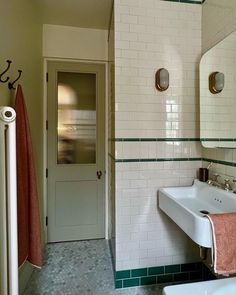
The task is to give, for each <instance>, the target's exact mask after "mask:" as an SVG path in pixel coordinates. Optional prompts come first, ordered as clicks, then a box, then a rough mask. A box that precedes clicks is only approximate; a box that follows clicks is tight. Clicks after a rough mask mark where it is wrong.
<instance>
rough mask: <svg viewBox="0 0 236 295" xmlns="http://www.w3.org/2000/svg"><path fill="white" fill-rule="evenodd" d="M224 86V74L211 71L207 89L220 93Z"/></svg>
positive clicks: (213, 92)
mask: <svg viewBox="0 0 236 295" xmlns="http://www.w3.org/2000/svg"><path fill="white" fill-rule="evenodd" d="M224 86H225V75H224V74H223V73H220V72H214V73H211V74H210V76H209V90H210V92H211V93H212V94H217V93H220V92H221V91H222V90H223V89H224Z"/></svg>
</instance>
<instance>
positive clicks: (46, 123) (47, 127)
mask: <svg viewBox="0 0 236 295" xmlns="http://www.w3.org/2000/svg"><path fill="white" fill-rule="evenodd" d="M46 130H48V120H46Z"/></svg>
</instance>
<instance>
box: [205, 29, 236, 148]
mask: <svg viewBox="0 0 236 295" xmlns="http://www.w3.org/2000/svg"><path fill="white" fill-rule="evenodd" d="M200 137H201V142H202V145H203V146H204V147H207V148H216V147H224V148H236V32H233V33H231V34H230V35H229V36H228V37H226V38H225V39H224V40H223V41H221V42H220V43H218V44H217V45H216V46H214V47H213V48H211V49H210V50H209V51H207V52H206V53H205V54H204V55H203V57H202V59H201V62H200Z"/></svg>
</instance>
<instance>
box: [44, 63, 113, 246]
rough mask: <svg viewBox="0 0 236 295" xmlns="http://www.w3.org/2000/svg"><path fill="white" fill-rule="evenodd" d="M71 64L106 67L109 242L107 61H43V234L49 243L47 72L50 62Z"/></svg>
mask: <svg viewBox="0 0 236 295" xmlns="http://www.w3.org/2000/svg"><path fill="white" fill-rule="evenodd" d="M49 61H55V62H71V63H87V64H88V63H92V64H102V65H105V151H104V152H105V155H104V156H105V173H104V176H105V180H104V182H105V184H104V185H105V187H104V189H105V200H104V201H105V202H104V203H105V208H104V212H105V239H106V240H108V238H109V234H108V223H109V218H108V216H109V208H108V173H107V171H108V62H107V61H97V60H83V59H82V60H81V59H66V58H44V60H43V126H44V130H43V175H44V181H43V214H42V218H43V220H42V222H43V234H44V242H45V243H47V242H48V230H47V225H46V218H47V215H48V188H47V187H48V183H47V181H48V179H47V177H46V169H47V166H48V165H47V156H48V155H47V154H48V151H47V130H46V121H47V103H48V95H47V80H46V77H47V72H48V62H49Z"/></svg>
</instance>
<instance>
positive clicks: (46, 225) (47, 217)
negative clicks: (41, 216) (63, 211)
mask: <svg viewBox="0 0 236 295" xmlns="http://www.w3.org/2000/svg"><path fill="white" fill-rule="evenodd" d="M46 226H48V217H47V216H46Z"/></svg>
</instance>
